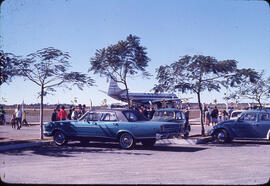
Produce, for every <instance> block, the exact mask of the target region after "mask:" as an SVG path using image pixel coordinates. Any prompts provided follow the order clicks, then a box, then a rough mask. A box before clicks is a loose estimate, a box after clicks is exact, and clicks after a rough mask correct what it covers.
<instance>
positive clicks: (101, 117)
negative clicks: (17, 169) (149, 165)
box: [44, 109, 180, 149]
mask: <svg viewBox="0 0 270 186" xmlns="http://www.w3.org/2000/svg"><path fill="white" fill-rule="evenodd" d="M44 129H45V130H44V131H45V132H44V135H45V136H53V139H54V142H55V143H56V144H57V145H59V146H61V145H64V144H66V143H67V142H68V141H69V140H76V141H80V142H81V143H83V144H87V143H89V141H117V142H119V144H120V146H121V148H123V149H131V148H132V147H134V146H135V144H136V142H141V143H142V144H143V145H144V146H153V145H154V144H155V142H156V140H159V139H164V138H171V137H178V136H179V134H180V128H179V124H177V123H171V122H153V121H148V119H147V118H145V116H144V115H142V114H141V113H140V112H138V111H134V110H126V109H121V110H119V109H109V110H108V109H106V110H94V111H89V112H86V113H85V114H84V115H83V116H82V117H81V118H80V119H78V120H66V121H56V122H49V123H46V124H45V125H44Z"/></svg>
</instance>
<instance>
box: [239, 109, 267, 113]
mask: <svg viewBox="0 0 270 186" xmlns="http://www.w3.org/2000/svg"><path fill="white" fill-rule="evenodd" d="M254 112H256V113H268V112H267V111H266V110H263V109H262V110H261V109H253V110H245V111H243V113H254Z"/></svg>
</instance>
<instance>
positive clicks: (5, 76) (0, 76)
mask: <svg viewBox="0 0 270 186" xmlns="http://www.w3.org/2000/svg"><path fill="white" fill-rule="evenodd" d="M17 63H18V61H17V56H15V55H14V54H11V53H4V52H3V51H1V50H0V86H1V85H2V84H3V83H8V82H10V81H11V79H12V78H13V77H14V76H16V75H17V73H18V72H17V69H16V65H17Z"/></svg>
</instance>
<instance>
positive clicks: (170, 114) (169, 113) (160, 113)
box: [154, 111, 175, 119]
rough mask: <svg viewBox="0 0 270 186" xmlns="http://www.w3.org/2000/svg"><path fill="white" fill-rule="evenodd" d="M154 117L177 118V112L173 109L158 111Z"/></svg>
mask: <svg viewBox="0 0 270 186" xmlns="http://www.w3.org/2000/svg"><path fill="white" fill-rule="evenodd" d="M154 118H168V119H174V118H175V114H174V112H172V111H157V112H155V114H154Z"/></svg>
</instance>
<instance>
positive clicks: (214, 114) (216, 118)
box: [211, 106, 218, 126]
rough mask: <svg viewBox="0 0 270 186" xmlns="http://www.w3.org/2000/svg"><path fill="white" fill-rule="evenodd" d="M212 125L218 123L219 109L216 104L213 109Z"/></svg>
mask: <svg viewBox="0 0 270 186" xmlns="http://www.w3.org/2000/svg"><path fill="white" fill-rule="evenodd" d="M211 116H212V125H213V126H214V125H216V124H217V123H218V109H217V106H215V108H214V110H213V111H212V114H211Z"/></svg>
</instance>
